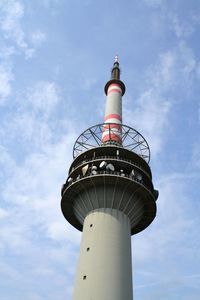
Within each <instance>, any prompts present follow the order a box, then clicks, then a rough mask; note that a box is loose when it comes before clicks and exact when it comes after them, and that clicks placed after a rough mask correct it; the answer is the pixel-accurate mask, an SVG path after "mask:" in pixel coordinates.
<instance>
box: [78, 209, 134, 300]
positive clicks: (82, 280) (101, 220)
mask: <svg viewBox="0 0 200 300" xmlns="http://www.w3.org/2000/svg"><path fill="white" fill-rule="evenodd" d="M132 294H133V292H132V264H131V232H130V221H129V218H128V217H127V216H126V215H125V214H124V213H123V212H121V211H118V210H115V209H110V208H102V209H98V210H95V211H92V212H91V213H90V214H89V215H88V216H87V217H86V218H85V220H84V226H83V234H82V241H81V249H80V256H79V261H78V267H77V273H76V280H75V290H74V297H73V299H74V300H132V299H133V296H132Z"/></svg>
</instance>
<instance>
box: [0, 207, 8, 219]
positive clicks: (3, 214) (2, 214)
mask: <svg viewBox="0 0 200 300" xmlns="http://www.w3.org/2000/svg"><path fill="white" fill-rule="evenodd" d="M7 216H8V212H7V211H6V210H5V209H3V208H1V207H0V220H1V219H4V218H5V217H7Z"/></svg>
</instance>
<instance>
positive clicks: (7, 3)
mask: <svg viewBox="0 0 200 300" xmlns="http://www.w3.org/2000/svg"><path fill="white" fill-rule="evenodd" d="M23 16H24V7H23V5H22V4H21V3H20V2H19V1H16V0H2V1H1V3H0V26H1V29H2V32H3V33H4V37H5V38H6V39H10V40H11V41H13V42H14V43H15V44H16V45H17V47H18V48H19V49H21V50H23V52H24V54H25V57H26V58H30V57H32V55H33V53H34V49H31V48H29V46H28V44H27V42H26V38H25V33H24V31H23V29H22V26H21V19H22V17H23Z"/></svg>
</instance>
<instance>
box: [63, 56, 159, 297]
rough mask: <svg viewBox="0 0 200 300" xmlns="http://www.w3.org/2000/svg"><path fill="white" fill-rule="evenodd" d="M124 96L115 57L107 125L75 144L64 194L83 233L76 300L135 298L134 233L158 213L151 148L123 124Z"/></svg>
mask: <svg viewBox="0 0 200 300" xmlns="http://www.w3.org/2000/svg"><path fill="white" fill-rule="evenodd" d="M124 93H125V85H124V83H123V82H122V81H121V80H120V68H119V62H118V57H115V61H114V64H113V68H112V71H111V80H109V81H108V82H107V83H106V85H105V94H106V109H105V118H104V123H103V124H98V125H95V126H92V127H90V128H88V129H87V130H85V131H84V132H83V133H82V134H81V135H80V136H79V137H78V139H77V140H76V142H75V145H74V148H73V157H74V160H73V162H72V164H71V166H70V169H69V176H68V178H67V180H66V182H65V184H64V185H63V187H62V191H61V194H62V200H61V208H62V212H63V215H64V217H65V218H66V219H67V221H68V222H69V223H70V224H71V225H73V226H74V227H75V228H77V229H78V230H80V231H83V234H82V241H81V247H80V255H79V261H78V267H77V273H76V280H75V288H74V295H73V299H74V300H102V299H103V300H132V299H133V291H132V263H131V235H133V234H136V233H138V232H140V231H142V230H144V229H145V228H146V227H147V226H149V224H150V223H151V222H152V221H153V219H154V218H155V215H156V200H157V198H158V191H157V190H155V189H154V186H153V183H152V173H151V169H150V167H149V160H150V149H149V146H148V143H147V141H146V140H145V138H144V137H143V136H142V135H141V134H140V133H139V132H138V131H137V130H135V129H133V128H131V127H129V126H127V125H124V124H122V96H123V95H124Z"/></svg>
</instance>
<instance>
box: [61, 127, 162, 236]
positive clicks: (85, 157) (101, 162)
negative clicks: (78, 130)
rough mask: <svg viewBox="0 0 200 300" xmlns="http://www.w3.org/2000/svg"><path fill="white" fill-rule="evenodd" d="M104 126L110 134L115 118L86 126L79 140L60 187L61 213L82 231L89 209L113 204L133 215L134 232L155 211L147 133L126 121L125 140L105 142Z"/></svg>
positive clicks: (155, 197) (131, 216)
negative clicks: (132, 126)
mask: <svg viewBox="0 0 200 300" xmlns="http://www.w3.org/2000/svg"><path fill="white" fill-rule="evenodd" d="M105 125H106V130H107V131H109V134H110V136H112V134H113V132H114V128H113V123H103V124H98V125H95V126H92V127H90V128H88V129H87V130H85V131H84V132H83V133H82V134H81V135H80V136H79V137H78V139H77V140H76V142H75V145H74V148H73V157H74V161H73V162H72V165H71V167H70V169H69V175H68V178H67V180H66V182H65V183H64V185H63V187H62V190H61V195H62V200H61V208H62V212H63V214H64V216H65V218H66V219H67V220H68V221H69V223H71V224H72V225H73V226H74V227H75V228H77V229H79V230H81V231H82V229H83V222H84V219H85V217H86V216H87V215H88V214H89V213H90V212H91V211H95V210H97V209H99V208H113V209H116V210H119V211H122V212H124V213H125V214H126V215H127V216H128V217H129V219H130V223H131V234H135V233H138V232H140V231H142V230H143V229H145V228H146V227H147V226H148V225H149V224H150V223H151V222H152V221H153V219H154V218H155V215H156V202H155V201H156V199H157V197H158V191H157V190H155V189H154V187H153V183H152V174H151V169H150V167H149V164H148V162H149V160H150V149H149V146H148V143H147V141H146V140H145V139H144V137H143V136H142V135H141V134H140V133H139V132H138V131H136V130H135V129H133V128H131V127H129V126H126V125H120V128H121V139H122V143H123V144H119V143H117V142H116V141H113V140H110V141H108V142H107V143H102V138H101V137H102V134H103V132H104V127H105Z"/></svg>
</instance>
